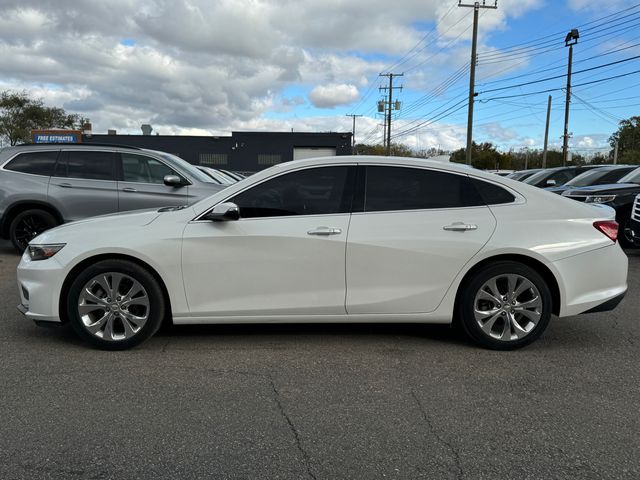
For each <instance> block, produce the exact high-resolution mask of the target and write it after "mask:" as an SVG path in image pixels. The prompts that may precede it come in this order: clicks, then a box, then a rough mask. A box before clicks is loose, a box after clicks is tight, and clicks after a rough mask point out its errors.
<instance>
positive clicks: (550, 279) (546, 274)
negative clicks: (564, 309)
mask: <svg viewBox="0 0 640 480" xmlns="http://www.w3.org/2000/svg"><path fill="white" fill-rule="evenodd" d="M500 261H511V262H518V263H522V264H524V265H526V266H528V267H530V268H532V269H534V270H535V271H536V272H537V273H538V274H539V275H540V276H541V277H542V278H543V279H544V281H545V282H546V283H547V285H548V287H549V290H550V291H551V312H552V313H553V314H554V315H559V314H560V305H561V296H560V286H559V284H558V280H557V279H556V277H555V275H554V274H553V272H552V271H551V270H550V269H549V267H547V266H546V265H545V264H544V263H542V262H541V261H539V260H537V259H535V258H533V257H528V256H526V255H521V254H501V255H495V256H492V257H488V258H484V259H482V260H481V261H479V262H478V263H476V264H475V265H474V266H473V267H471V268H470V269H469V270H468V271H467V272H466V273H465V275H464V277H463V278H462V280H461V281H460V284H459V286H458V291H457V292H456V299H455V304H454V305H455V308H456V309H457V308H458V305H459V304H460V295H461V294H462V291H463V290H464V288H465V286H466V284H467V283H468V282H469V281H470V280H471V279H472V278H473V276H474V275H475V274H476V273H477V272H478V271H480V270H481V269H483V268H484V267H486V266H488V265H491V264H492V263H495V262H500ZM455 317H458V315H455ZM455 317H454V318H455Z"/></svg>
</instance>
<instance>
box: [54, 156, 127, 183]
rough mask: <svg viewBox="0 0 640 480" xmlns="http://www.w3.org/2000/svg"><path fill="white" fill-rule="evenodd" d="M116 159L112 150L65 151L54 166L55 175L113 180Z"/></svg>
mask: <svg viewBox="0 0 640 480" xmlns="http://www.w3.org/2000/svg"><path fill="white" fill-rule="evenodd" d="M115 167H116V160H115V154H114V153H113V152H84V151H68V152H65V156H64V159H63V160H62V161H60V162H58V165H57V167H56V176H57V177H69V178H84V179H88V180H115V179H116V175H115V172H116V168H115Z"/></svg>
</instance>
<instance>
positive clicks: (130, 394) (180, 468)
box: [0, 242, 640, 479]
mask: <svg viewBox="0 0 640 480" xmlns="http://www.w3.org/2000/svg"><path fill="white" fill-rule="evenodd" d="M628 254H629V257H630V277H629V293H628V295H627V298H626V299H625V300H624V302H623V303H622V304H621V305H620V306H619V307H618V309H616V310H615V311H614V312H610V313H605V314H592V315H589V316H583V317H573V318H569V319H563V320H557V319H556V320H555V321H552V323H551V325H550V327H549V329H548V330H547V332H546V334H545V335H544V336H543V338H542V339H541V340H539V341H537V342H536V343H534V344H533V345H531V346H530V347H528V348H526V349H524V350H520V351H516V352H492V351H487V350H481V349H479V348H477V347H475V346H472V345H471V344H468V343H466V342H465V341H464V340H463V339H461V338H460V337H459V336H457V335H456V334H455V333H453V332H451V331H450V329H449V328H447V327H442V326H423V325H373V326H372V325H337V326H326V325H325V326H322V325H293V326H291V325H289V326H282V325H266V326H206V327H173V328H171V329H168V330H166V331H163V332H161V333H160V334H159V335H157V336H156V337H154V338H152V339H151V340H150V341H148V342H147V343H145V344H143V345H142V346H141V347H138V348H137V349H134V350H131V351H126V352H102V351H97V350H92V349H90V348H87V347H86V346H85V345H84V344H82V343H81V342H80V341H79V340H78V339H77V338H76V337H75V336H74V335H73V334H72V332H70V331H68V330H66V329H43V328H38V327H36V326H35V325H33V324H32V323H31V322H29V321H27V320H25V319H24V318H23V317H22V316H21V315H20V314H19V313H18V312H17V311H16V309H15V306H16V305H17V303H18V294H17V289H16V285H15V266H16V265H17V263H18V257H17V256H16V255H15V254H14V253H13V251H12V249H11V247H10V245H9V244H8V243H6V242H1V243H0V352H1V353H0V358H1V360H2V363H1V368H0V478H3V479H21V478H37V479H49V478H56V479H58V478H60V479H75V478H82V479H107V478H123V479H130V478H153V479H158V478H167V479H169V478H171V479H176V478H234V479H235V478H238V479H240V478H246V479H252V478H265V479H267V478H268V479H276V478H277V479H305V478H307V479H341V478H350V479H377V478H398V479H415V478H429V479H447V478H452V479H483V478H486V479H498V478H513V479H555V478H557V479H560V478H579V479H602V478H611V479H623V478H628V479H637V478H640V414H639V407H640V368H639V367H640V360H639V356H640V355H639V354H640V296H639V295H638V291H640V251H629V252H628Z"/></svg>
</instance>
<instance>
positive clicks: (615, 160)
mask: <svg viewBox="0 0 640 480" xmlns="http://www.w3.org/2000/svg"><path fill="white" fill-rule="evenodd" d="M617 163H618V140H616V146H615V148H614V149H613V164H614V165H615V164H617Z"/></svg>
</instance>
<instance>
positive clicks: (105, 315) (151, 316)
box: [66, 260, 165, 350]
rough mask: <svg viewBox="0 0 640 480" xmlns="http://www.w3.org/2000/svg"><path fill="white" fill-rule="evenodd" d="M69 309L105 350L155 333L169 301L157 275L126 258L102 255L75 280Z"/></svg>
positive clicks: (86, 335)
mask: <svg viewBox="0 0 640 480" xmlns="http://www.w3.org/2000/svg"><path fill="white" fill-rule="evenodd" d="M66 311H67V316H68V319H69V322H70V323H71V326H72V327H73V329H74V330H75V331H76V333H77V334H78V335H79V336H80V337H81V338H83V339H84V340H86V341H87V342H89V343H91V344H92V345H93V346H95V347H97V348H100V349H103V350H125V349H127V348H131V347H134V346H136V345H138V344H140V343H142V342H143V341H145V340H146V339H148V338H149V337H151V336H152V335H153V334H154V333H156V331H157V330H158V328H160V325H161V323H162V319H163V317H164V314H165V301H164V297H163V295H162V290H161V288H160V285H159V284H158V281H157V280H156V279H155V278H154V277H153V275H151V274H150V273H149V272H148V271H147V270H145V269H144V268H142V267H141V266H139V265H137V264H135V263H133V262H129V261H126V260H103V261H100V262H97V263H95V264H93V265H90V266H89V267H87V268H86V269H85V270H83V271H82V272H80V274H79V275H77V277H76V278H75V279H74V280H73V282H72V284H71V286H70V288H69V293H68V295H67V299H66Z"/></svg>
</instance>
